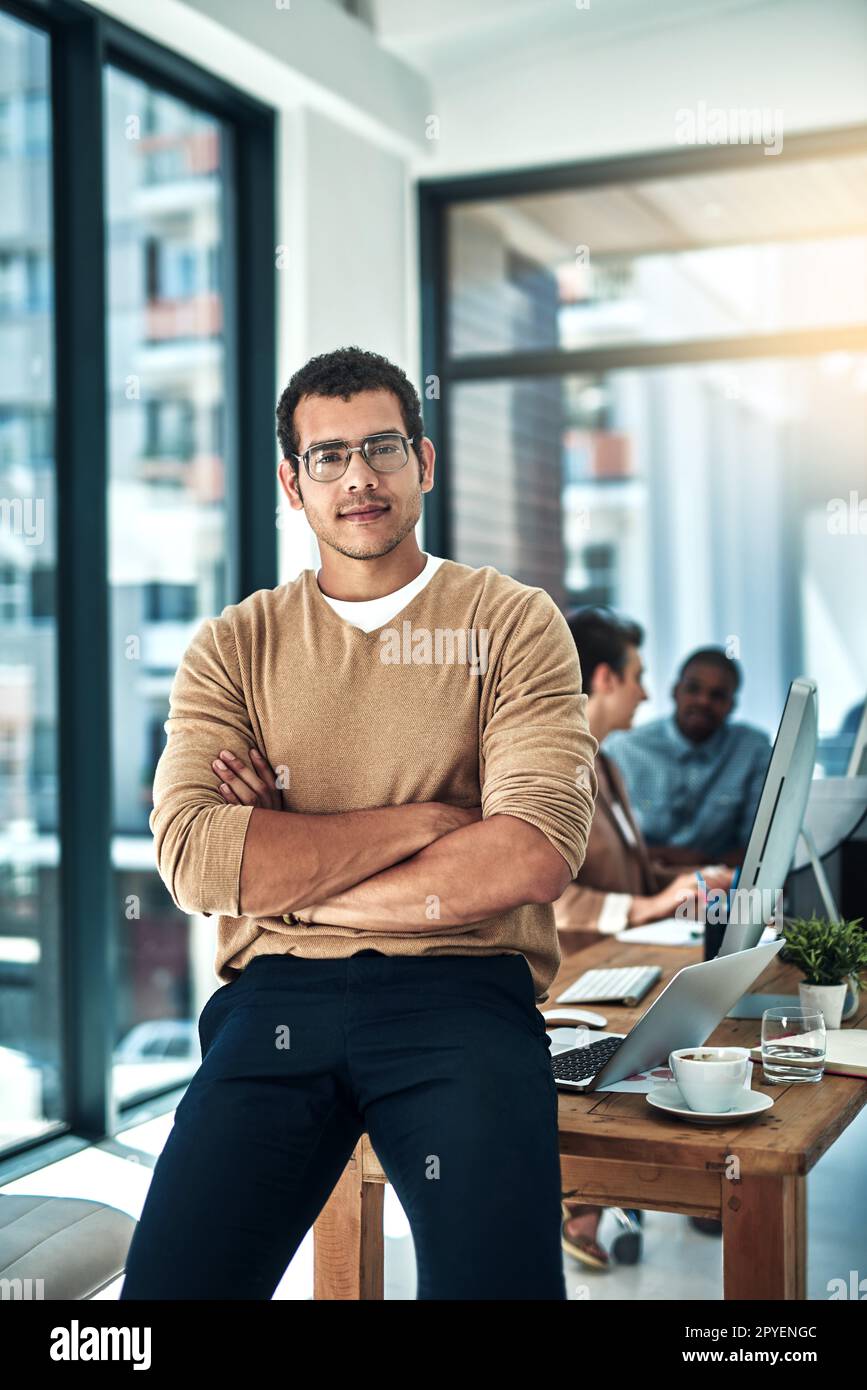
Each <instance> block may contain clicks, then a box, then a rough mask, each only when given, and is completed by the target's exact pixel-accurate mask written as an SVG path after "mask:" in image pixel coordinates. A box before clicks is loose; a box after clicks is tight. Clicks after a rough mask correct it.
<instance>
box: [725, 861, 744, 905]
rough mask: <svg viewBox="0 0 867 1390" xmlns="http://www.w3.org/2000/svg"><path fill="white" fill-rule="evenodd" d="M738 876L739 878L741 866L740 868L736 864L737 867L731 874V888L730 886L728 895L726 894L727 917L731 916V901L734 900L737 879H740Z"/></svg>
mask: <svg viewBox="0 0 867 1390" xmlns="http://www.w3.org/2000/svg"><path fill="white" fill-rule="evenodd" d="M740 876H741V866H740V864H738V866H737V868H736V869H735V871H734V874H733V876H732V886H731V888H730V889H729V893H728V900H727V903H728V911H729V917H731V915H732V899H733V898H734V895H735V889H736V888H737V886H738V879H739V878H740Z"/></svg>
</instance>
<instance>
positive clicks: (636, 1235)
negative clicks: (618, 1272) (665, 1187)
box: [611, 1207, 642, 1265]
mask: <svg viewBox="0 0 867 1390" xmlns="http://www.w3.org/2000/svg"><path fill="white" fill-rule="evenodd" d="M611 1214H612V1216H614V1218H615V1219H616V1221H617V1224H618V1226H619V1227H620V1230H619V1231H618V1233H617V1235H616V1236H615V1237H614V1239H613V1241H612V1242H611V1253H612V1255H613V1256H614V1258H615V1260H617V1262H618V1264H622V1265H636V1264H638V1261H639V1260H640V1259H641V1246H642V1234H641V1227H640V1225H639V1224H638V1222H637V1221H636V1219H635V1218H636V1216H637V1213H636V1212H634V1211H624V1210H623V1209H622V1208H621V1207H612V1208H611Z"/></svg>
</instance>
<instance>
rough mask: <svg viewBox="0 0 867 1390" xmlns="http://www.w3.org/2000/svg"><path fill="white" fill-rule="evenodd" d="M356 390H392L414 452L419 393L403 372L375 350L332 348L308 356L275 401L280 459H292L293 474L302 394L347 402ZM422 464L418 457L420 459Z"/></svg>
mask: <svg viewBox="0 0 867 1390" xmlns="http://www.w3.org/2000/svg"><path fill="white" fill-rule="evenodd" d="M359 391H393V392H394V394H395V395H396V396H397V399H398V401H399V402H400V410H401V414H402V415H403V421H404V428H405V429H406V433H407V436H408V437H409V438H410V439H414V440H415V448H416V453H418V444H419V442H420V437H421V435H422V434H423V433H424V421H423V420H422V415H421V403H420V401H419V398H418V392H417V391H416V389H415V387H414V386H413V384H412V382H411V381H410V380H409V378H408V377H407V375H406V373H405V372H403V371H402V370H401V368H400V367H396V366H395V365H394V363H393V362H389V360H388V358H387V357H383V356H381V355H380V353H378V352H367V351H365V350H364V349H363V348H360V347H354V346H353V347H342V348H335V350H334V351H333V352H324V353H322V354H321V355H320V356H319V357H311V358H310V361H309V362H305V364H304V366H303V367H299V369H298V371H297V372H295V374H294V375H293V377H292V379H291V381H290V382H289V385H288V386H287V387H286V389H285V390H284V391H283V393H282V395H281V396H280V399H279V401H278V402H277V439H278V442H279V444H280V450H281V454H282V457H283V458H288V459H290V460H291V463H292V467H293V468H294V469H295V471H296V473H297V471H298V463H297V460H296V459H293V458H292V454H297V453H298V452H299V449H298V443H299V441H298V431H297V429H296V428H295V409H296V407H297V405H298V402H299V401H300V400H301V397H302V396H339V397H341V398H342V399H343V400H344V401H348V400H349V399H350V397H351V396H356V395H358V393H359ZM419 463H420V464H421V459H419Z"/></svg>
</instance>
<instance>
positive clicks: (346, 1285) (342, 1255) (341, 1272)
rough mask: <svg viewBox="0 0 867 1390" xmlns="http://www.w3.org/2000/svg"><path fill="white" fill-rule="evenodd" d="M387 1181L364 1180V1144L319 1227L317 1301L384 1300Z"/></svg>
mask: <svg viewBox="0 0 867 1390" xmlns="http://www.w3.org/2000/svg"><path fill="white" fill-rule="evenodd" d="M384 1193H385V1187H384V1186H383V1184H382V1183H376V1182H364V1180H363V1174H362V1160H361V1141H359V1144H358V1147H357V1148H356V1150H355V1152H354V1153H353V1155H352V1157H351V1159H350V1160H349V1162H348V1163H347V1165H346V1167H345V1169H344V1170H343V1176H342V1177H341V1179H340V1181H339V1182H338V1184H337V1186H336V1187H335V1189H334V1191H333V1192H332V1194H331V1196H330V1197H329V1199H328V1201H327V1202H326V1204H325V1206H324V1207H323V1209H322V1211H321V1212H320V1214H319V1217H318V1219H317V1221H316V1223H315V1224H314V1227H313V1297H314V1298H316V1299H332V1300H334V1299H381V1298H382V1297H383V1258H384V1237H383V1231H382V1204H383V1197H384Z"/></svg>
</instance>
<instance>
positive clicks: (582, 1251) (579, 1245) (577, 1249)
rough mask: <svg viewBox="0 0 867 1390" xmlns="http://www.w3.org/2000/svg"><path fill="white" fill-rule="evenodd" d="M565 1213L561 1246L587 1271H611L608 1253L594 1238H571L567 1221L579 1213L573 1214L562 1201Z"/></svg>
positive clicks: (561, 1232) (561, 1230)
mask: <svg viewBox="0 0 867 1390" xmlns="http://www.w3.org/2000/svg"><path fill="white" fill-rule="evenodd" d="M560 1207H561V1210H562V1212H563V1223H562V1225H561V1227H560V1244H561V1246H562V1247H563V1249H564V1250H565V1251H566V1253H567V1254H568V1255H571V1256H572V1258H573V1259H574V1260H578V1261H579V1262H580V1263H581V1264H582V1265H584V1266H586V1268H587V1269H595V1270H603V1269H610V1267H611V1261H610V1260H609V1258H608V1251H607V1250H606V1249H605V1248H604V1246H602V1245H600V1244H599V1242H598V1241H596V1240H594V1239H593V1237H592V1236H570V1235H569V1233H568V1231H567V1230H566V1223H567V1221H571V1220H572V1218H573V1217H574V1216H577V1215H578V1213H577V1212H572V1211H570V1210H569V1208H568V1207H567V1205H566V1203H565V1202H563V1201H561V1203H560Z"/></svg>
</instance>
